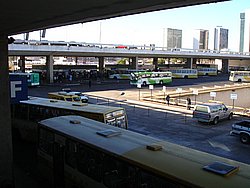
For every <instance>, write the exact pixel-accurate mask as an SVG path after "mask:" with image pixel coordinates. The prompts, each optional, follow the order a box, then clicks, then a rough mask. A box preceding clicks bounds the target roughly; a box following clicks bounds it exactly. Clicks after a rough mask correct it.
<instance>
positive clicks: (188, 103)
mask: <svg viewBox="0 0 250 188" xmlns="http://www.w3.org/2000/svg"><path fill="white" fill-rule="evenodd" d="M187 109H188V110H190V109H191V99H190V98H189V97H188V98H187Z"/></svg>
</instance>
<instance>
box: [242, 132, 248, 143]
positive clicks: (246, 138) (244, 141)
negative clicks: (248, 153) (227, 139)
mask: <svg viewBox="0 0 250 188" xmlns="http://www.w3.org/2000/svg"><path fill="white" fill-rule="evenodd" d="M240 141H241V142H242V143H243V144H247V143H249V141H250V136H249V135H248V134H246V133H241V134H240Z"/></svg>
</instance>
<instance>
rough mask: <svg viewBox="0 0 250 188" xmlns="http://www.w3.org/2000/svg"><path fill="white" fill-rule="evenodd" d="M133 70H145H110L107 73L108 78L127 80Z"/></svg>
mask: <svg viewBox="0 0 250 188" xmlns="http://www.w3.org/2000/svg"><path fill="white" fill-rule="evenodd" d="M133 72H145V71H144V70H112V71H111V74H110V75H109V78H110V79H115V80H129V79H130V76H131V73H133Z"/></svg>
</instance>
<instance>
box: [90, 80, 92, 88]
mask: <svg viewBox="0 0 250 188" xmlns="http://www.w3.org/2000/svg"><path fill="white" fill-rule="evenodd" d="M91 85H92V83H91V79H89V88H91Z"/></svg>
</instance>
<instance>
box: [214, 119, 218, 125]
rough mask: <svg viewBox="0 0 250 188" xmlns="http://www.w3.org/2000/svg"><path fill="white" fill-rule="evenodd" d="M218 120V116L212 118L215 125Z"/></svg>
mask: <svg viewBox="0 0 250 188" xmlns="http://www.w3.org/2000/svg"><path fill="white" fill-rule="evenodd" d="M218 122H219V118H218V117H215V118H214V120H213V124H214V125H217V124H218Z"/></svg>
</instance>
